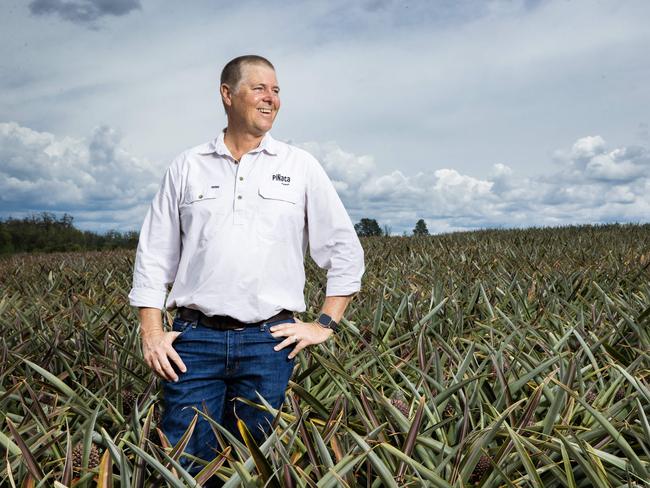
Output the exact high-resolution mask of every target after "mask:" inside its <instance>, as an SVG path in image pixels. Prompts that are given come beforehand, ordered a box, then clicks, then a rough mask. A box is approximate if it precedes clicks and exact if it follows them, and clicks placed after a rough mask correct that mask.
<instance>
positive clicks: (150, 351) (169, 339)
mask: <svg viewBox="0 0 650 488" xmlns="http://www.w3.org/2000/svg"><path fill="white" fill-rule="evenodd" d="M180 334H181V333H180V332H163V331H160V332H157V333H156V332H155V333H152V334H144V333H143V335H142V354H143V356H144V362H145V363H147V366H149V367H150V368H151V370H152V371H153V372H154V373H156V374H157V375H158V376H159V377H161V378H162V379H165V380H167V381H178V375H177V374H176V372H175V371H174V368H173V367H172V365H171V362H170V360H171V361H173V362H174V363H175V364H176V367H177V368H178V369H179V370H180V371H182V372H183V373H185V371H187V368H186V367H185V364H184V363H183V360H182V359H181V357H180V356H179V355H178V353H177V352H176V350H175V349H174V347H173V346H172V343H173V342H174V341H175V340H176V337H178V336H179V335H180Z"/></svg>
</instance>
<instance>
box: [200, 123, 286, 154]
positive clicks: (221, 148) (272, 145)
mask: <svg viewBox="0 0 650 488" xmlns="http://www.w3.org/2000/svg"><path fill="white" fill-rule="evenodd" d="M225 134H226V129H224V130H222V131H221V132H220V133H219V135H218V136H217V137H216V139H214V140H213V141H212V142H209V143H208V144H205V147H204V148H202V149H201V150H199V154H213V153H217V154H219V155H220V156H230V157H232V154H230V151H229V150H228V147H227V146H226V143H225V142H224V135H225ZM260 151H264V152H266V153H268V154H270V155H272V156H277V154H278V145H277V141H276V140H275V139H273V137H271V133H270V132H267V133H266V134H264V137H263V138H262V141H261V142H260V145H259V146H257V147H256V148H255V149H252V150H251V151H249V152H251V153H258V152H260Z"/></svg>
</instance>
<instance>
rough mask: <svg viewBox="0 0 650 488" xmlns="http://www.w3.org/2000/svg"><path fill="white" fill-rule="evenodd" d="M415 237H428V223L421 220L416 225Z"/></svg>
mask: <svg viewBox="0 0 650 488" xmlns="http://www.w3.org/2000/svg"><path fill="white" fill-rule="evenodd" d="M413 235H414V236H428V235H429V229H427V223H426V222H425V221H424V219H420V220H418V221H417V222H416V223H415V228H414V229H413Z"/></svg>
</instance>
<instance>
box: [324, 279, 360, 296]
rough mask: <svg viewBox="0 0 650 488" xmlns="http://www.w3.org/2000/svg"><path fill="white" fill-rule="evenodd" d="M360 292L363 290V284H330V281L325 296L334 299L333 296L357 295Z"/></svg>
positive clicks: (358, 282)
mask: <svg viewBox="0 0 650 488" xmlns="http://www.w3.org/2000/svg"><path fill="white" fill-rule="evenodd" d="M359 290H361V282H360V281H357V282H353V283H330V282H329V281H328V282H327V289H326V291H325V296H328V297H332V296H341V297H344V296H348V295H354V294H355V293H358V292H359Z"/></svg>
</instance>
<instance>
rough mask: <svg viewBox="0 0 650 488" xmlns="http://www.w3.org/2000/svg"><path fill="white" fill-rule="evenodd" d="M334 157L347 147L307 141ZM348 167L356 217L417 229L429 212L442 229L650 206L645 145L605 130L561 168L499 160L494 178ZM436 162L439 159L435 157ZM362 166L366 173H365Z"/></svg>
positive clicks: (359, 163) (596, 215)
mask: <svg viewBox="0 0 650 488" xmlns="http://www.w3.org/2000/svg"><path fill="white" fill-rule="evenodd" d="M303 147H309V148H311V149H312V151H313V152H314V153H315V154H318V155H320V157H321V158H322V159H324V160H328V157H329V155H330V154H339V153H341V152H342V150H341V149H340V148H339V147H338V146H336V145H335V144H333V143H328V144H327V145H319V144H318V143H310V144H304V145H303ZM346 154H347V156H346V164H347V166H348V167H347V170H346V171H345V172H344V173H341V172H338V173H337V172H336V169H335V171H334V172H333V173H334V174H337V175H338V177H339V178H340V177H341V175H342V174H343V175H344V176H345V175H346V174H349V175H352V176H351V177H350V178H349V179H348V180H346V181H338V182H337V184H338V185H340V186H339V187H338V189H339V191H340V194H341V197H342V199H343V201H344V203H345V204H346V208H348V210H349V211H350V213H351V216H352V218H353V220H355V221H356V220H358V219H360V218H361V217H369V218H376V219H377V220H378V221H379V222H380V223H381V224H382V225H389V226H390V227H391V228H392V230H393V232H396V233H400V232H402V231H404V230H406V231H410V230H411V229H412V228H413V226H414V225H415V222H416V221H417V219H419V218H424V219H425V221H426V222H427V224H428V225H429V229H430V230H432V231H434V232H448V231H451V230H459V229H467V228H481V227H495V226H498V227H513V226H515V227H519V226H531V225H564V224H580V223H600V222H609V221H626V222H627V221H631V222H639V221H647V220H648V215H650V214H648V208H649V207H650V196H649V195H650V192H649V191H648V189H649V188H650V176H648V175H650V171H648V169H650V168H648V166H649V161H650V159H649V153H648V150H647V149H645V148H643V147H638V146H637V147H618V148H613V149H609V148H608V146H607V143H606V142H605V140H604V139H603V138H602V137H600V136H593V137H591V136H590V137H583V138H581V139H579V140H577V141H576V142H575V144H573V146H572V147H571V148H570V149H569V150H567V151H559V152H557V155H560V156H558V158H557V159H558V160H559V161H560V163H561V167H560V170H559V171H557V172H556V173H547V174H540V175H537V176H533V177H531V176H525V177H521V176H518V175H517V173H516V172H515V171H514V170H513V169H512V168H510V167H509V166H507V165H505V164H503V163H498V164H495V165H494V166H493V167H492V171H491V172H490V176H489V177H488V178H486V179H481V178H476V177H474V176H470V175H465V174H461V173H460V172H459V171H457V170H455V169H452V168H443V169H438V170H433V171H429V172H420V173H418V174H416V175H413V176H409V175H406V174H404V173H403V172H402V171H398V170H395V171H392V172H390V173H385V174H382V173H381V172H379V171H377V170H376V169H373V168H372V167H370V168H369V167H368V166H367V165H366V164H365V163H364V162H366V161H368V160H369V156H355V155H352V154H349V153H346ZM432 163H435V162H432ZM356 171H359V173H362V174H363V175H364V177H363V178H358V177H357V176H358V175H357V174H356Z"/></svg>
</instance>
